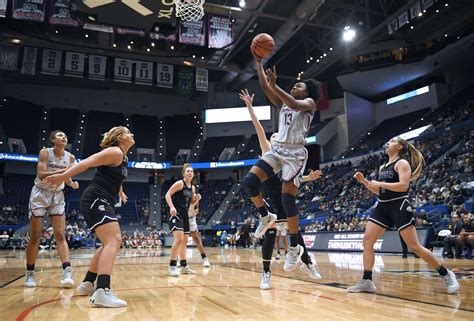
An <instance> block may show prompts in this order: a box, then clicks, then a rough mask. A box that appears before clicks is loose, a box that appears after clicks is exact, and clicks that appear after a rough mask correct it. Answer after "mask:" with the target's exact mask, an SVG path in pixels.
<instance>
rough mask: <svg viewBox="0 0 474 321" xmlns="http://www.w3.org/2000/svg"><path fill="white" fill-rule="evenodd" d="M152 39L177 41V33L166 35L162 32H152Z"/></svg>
mask: <svg viewBox="0 0 474 321" xmlns="http://www.w3.org/2000/svg"><path fill="white" fill-rule="evenodd" d="M150 39H154V40H165V41H176V33H173V34H171V35H169V36H165V35H163V34H161V33H156V32H150Z"/></svg>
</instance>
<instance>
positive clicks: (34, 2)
mask: <svg viewBox="0 0 474 321" xmlns="http://www.w3.org/2000/svg"><path fill="white" fill-rule="evenodd" d="M45 8H46V4H45V0H13V6H12V17H13V18H14V19H19V20H32V21H41V22H43V21H44V12H45Z"/></svg>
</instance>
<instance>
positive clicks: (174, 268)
mask: <svg viewBox="0 0 474 321" xmlns="http://www.w3.org/2000/svg"><path fill="white" fill-rule="evenodd" d="M168 274H169V275H170V276H179V274H180V273H179V268H178V267H177V266H169V267H168Z"/></svg>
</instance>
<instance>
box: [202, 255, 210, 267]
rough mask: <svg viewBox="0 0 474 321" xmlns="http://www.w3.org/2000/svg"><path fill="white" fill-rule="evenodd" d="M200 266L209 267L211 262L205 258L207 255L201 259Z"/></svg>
mask: <svg viewBox="0 0 474 321" xmlns="http://www.w3.org/2000/svg"><path fill="white" fill-rule="evenodd" d="M202 266H204V267H211V263H209V260H208V259H207V257H205V258H204V260H203V261H202Z"/></svg>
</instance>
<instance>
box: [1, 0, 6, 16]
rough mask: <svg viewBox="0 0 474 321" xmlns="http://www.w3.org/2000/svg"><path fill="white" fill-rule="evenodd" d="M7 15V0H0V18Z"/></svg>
mask: <svg viewBox="0 0 474 321" xmlns="http://www.w3.org/2000/svg"><path fill="white" fill-rule="evenodd" d="M6 16H7V0H0V18H5V17H6Z"/></svg>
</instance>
